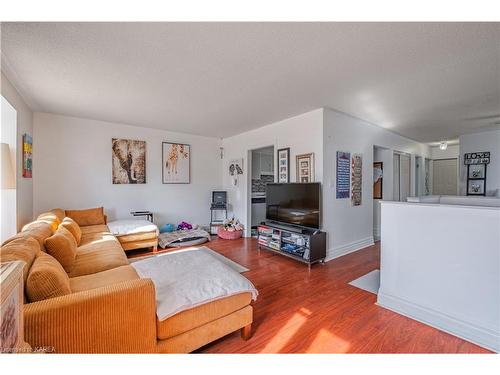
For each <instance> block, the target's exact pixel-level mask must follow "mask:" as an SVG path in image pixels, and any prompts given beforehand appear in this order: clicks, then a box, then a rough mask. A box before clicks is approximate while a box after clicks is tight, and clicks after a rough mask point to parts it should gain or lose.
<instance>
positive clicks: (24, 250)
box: [0, 237, 40, 285]
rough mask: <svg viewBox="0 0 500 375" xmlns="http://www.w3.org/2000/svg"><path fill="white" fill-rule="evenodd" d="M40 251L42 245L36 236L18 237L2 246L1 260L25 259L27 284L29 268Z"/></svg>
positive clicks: (24, 271) (0, 250)
mask: <svg viewBox="0 0 500 375" xmlns="http://www.w3.org/2000/svg"><path fill="white" fill-rule="evenodd" d="M39 252H40V245H39V244H38V242H37V241H36V240H35V239H34V238H30V237H28V238H18V239H15V240H13V241H10V242H9V243H7V244H6V245H5V246H2V247H1V248H0V261H1V262H2V263H4V262H13V261H16V260H20V261H23V262H24V267H23V278H24V285H26V280H27V278H28V273H29V270H30V268H31V265H32V264H33V261H34V260H35V258H36V256H37V254H38V253H39Z"/></svg>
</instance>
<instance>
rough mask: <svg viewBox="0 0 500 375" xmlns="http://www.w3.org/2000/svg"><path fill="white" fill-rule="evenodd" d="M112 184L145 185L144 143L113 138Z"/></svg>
mask: <svg viewBox="0 0 500 375" xmlns="http://www.w3.org/2000/svg"><path fill="white" fill-rule="evenodd" d="M111 149H112V155H113V160H112V165H113V184H145V183H146V142H145V141H135V140H130V139H120V138H113V139H112V142H111Z"/></svg>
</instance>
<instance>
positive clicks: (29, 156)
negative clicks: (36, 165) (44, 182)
mask: <svg viewBox="0 0 500 375" xmlns="http://www.w3.org/2000/svg"><path fill="white" fill-rule="evenodd" d="M22 150H23V177H24V178H31V177H32V176H33V138H32V137H31V135H29V134H26V133H25V134H23V148H22Z"/></svg>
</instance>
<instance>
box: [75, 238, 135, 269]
mask: <svg viewBox="0 0 500 375" xmlns="http://www.w3.org/2000/svg"><path fill="white" fill-rule="evenodd" d="M82 243H83V236H82ZM128 264H129V263H128V259H127V256H126V255H125V252H124V251H123V248H122V247H121V246H120V243H119V242H118V240H117V239H116V238H115V237H113V236H112V235H102V236H101V237H100V238H98V239H96V240H95V241H91V242H88V243H85V244H84V245H82V246H80V247H79V248H78V249H77V251H76V259H75V264H74V266H73V269H72V270H71V272H70V273H69V277H77V276H83V275H90V274H92V273H97V272H102V271H106V270H110V269H112V268H116V267H120V266H125V265H128Z"/></svg>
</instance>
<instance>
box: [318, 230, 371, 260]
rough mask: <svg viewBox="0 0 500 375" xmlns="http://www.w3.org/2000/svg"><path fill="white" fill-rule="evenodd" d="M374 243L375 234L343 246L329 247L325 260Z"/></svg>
mask: <svg viewBox="0 0 500 375" xmlns="http://www.w3.org/2000/svg"><path fill="white" fill-rule="evenodd" d="M373 244H374V241H373V236H371V237H367V238H364V239H362V240H359V241H354V242H351V243H348V244H345V245H342V246H337V247H334V248H333V249H328V250H327V251H326V258H325V262H328V261H330V260H332V259H335V258H338V257H341V256H344V255H347V254H350V253H353V252H355V251H358V250H361V249H364V248H365V247H368V246H371V245H373Z"/></svg>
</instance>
